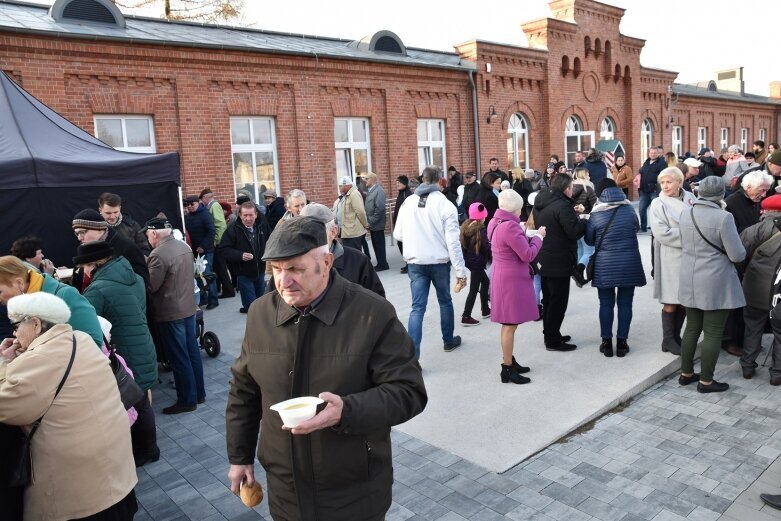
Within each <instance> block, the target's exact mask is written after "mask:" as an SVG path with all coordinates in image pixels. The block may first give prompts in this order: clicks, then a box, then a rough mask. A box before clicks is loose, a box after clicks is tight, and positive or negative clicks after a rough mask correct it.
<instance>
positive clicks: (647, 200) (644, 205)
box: [640, 192, 659, 232]
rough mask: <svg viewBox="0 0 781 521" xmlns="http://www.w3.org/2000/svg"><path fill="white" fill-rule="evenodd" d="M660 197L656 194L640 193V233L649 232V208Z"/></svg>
mask: <svg viewBox="0 0 781 521" xmlns="http://www.w3.org/2000/svg"><path fill="white" fill-rule="evenodd" d="M658 196H659V194H657V193H656V192H652V193H650V194H649V193H648V192H640V231H642V232H645V231H648V207H649V206H651V201H653V200H654V199H656V198H657V197H658Z"/></svg>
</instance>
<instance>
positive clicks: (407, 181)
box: [396, 175, 409, 186]
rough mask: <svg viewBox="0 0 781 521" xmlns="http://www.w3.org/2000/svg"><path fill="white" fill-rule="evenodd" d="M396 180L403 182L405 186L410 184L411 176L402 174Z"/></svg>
mask: <svg viewBox="0 0 781 521" xmlns="http://www.w3.org/2000/svg"><path fill="white" fill-rule="evenodd" d="M396 181H398V182H399V183H401V184H403V185H404V186H409V177H407V176H405V175H400V176H399V177H397V178H396Z"/></svg>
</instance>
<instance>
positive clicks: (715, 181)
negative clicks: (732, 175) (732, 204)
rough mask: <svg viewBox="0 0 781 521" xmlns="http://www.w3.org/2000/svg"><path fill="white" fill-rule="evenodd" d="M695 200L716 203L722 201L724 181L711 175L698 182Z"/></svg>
mask: <svg viewBox="0 0 781 521" xmlns="http://www.w3.org/2000/svg"><path fill="white" fill-rule="evenodd" d="M697 198H698V199H703V200H705V201H715V202H717V203H718V202H719V201H721V200H722V199H724V179H722V178H721V177H717V176H713V175H711V176H708V177H706V178H705V179H703V180H702V181H700V186H699V190H698V191H697Z"/></svg>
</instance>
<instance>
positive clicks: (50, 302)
mask: <svg viewBox="0 0 781 521" xmlns="http://www.w3.org/2000/svg"><path fill="white" fill-rule="evenodd" d="M7 306H8V319H9V320H10V321H11V322H19V321H20V320H23V319H24V318H26V317H36V318H40V319H41V320H44V321H46V322H48V323H50V324H65V323H66V322H67V321H68V320H69V319H70V318H71V310H70V308H68V304H66V303H65V301H64V300H62V299H61V298H60V297H57V296H55V295H52V294H51V293H46V292H44V291H36V292H35V293H25V294H23V295H17V296H16V297H13V298H11V299H9V300H8V304H7Z"/></svg>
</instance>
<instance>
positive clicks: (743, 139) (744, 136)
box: [740, 128, 748, 154]
mask: <svg viewBox="0 0 781 521" xmlns="http://www.w3.org/2000/svg"><path fill="white" fill-rule="evenodd" d="M747 148H748V129H747V128H741V129H740V150H742V151H743V153H744V154H745V153H746V152H748V150H747Z"/></svg>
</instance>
